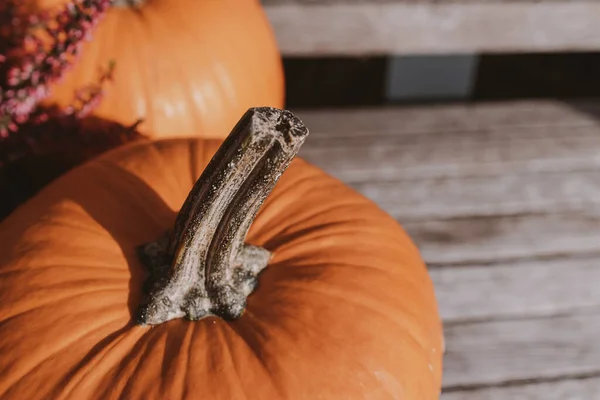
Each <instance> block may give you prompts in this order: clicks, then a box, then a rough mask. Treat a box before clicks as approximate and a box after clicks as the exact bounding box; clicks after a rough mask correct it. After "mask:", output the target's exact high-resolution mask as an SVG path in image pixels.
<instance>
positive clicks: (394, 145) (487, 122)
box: [300, 108, 600, 183]
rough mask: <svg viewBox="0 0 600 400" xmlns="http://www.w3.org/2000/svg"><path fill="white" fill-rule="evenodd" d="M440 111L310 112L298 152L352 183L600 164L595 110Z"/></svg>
mask: <svg viewBox="0 0 600 400" xmlns="http://www.w3.org/2000/svg"><path fill="white" fill-rule="evenodd" d="M425 109H426V108H425ZM438 111H440V112H439V113H438V112H437V111H436V110H435V109H431V110H430V111H429V112H428V113H426V114H421V112H424V111H423V110H421V112H418V111H416V110H415V112H414V113H410V112H407V111H405V110H401V109H399V110H398V111H397V112H392V111H389V112H387V113H382V112H356V113H355V114H356V115H355V116H354V117H353V118H351V119H350V120H346V118H345V114H341V113H331V114H330V116H329V118H326V117H325V115H326V114H325V115H324V114H321V115H315V114H309V115H308V118H306V117H305V118H304V120H305V121H308V122H306V123H307V126H310V127H311V132H312V140H311V141H310V143H308V142H307V143H306V146H305V147H304V148H303V149H302V151H301V152H300V155H301V156H302V157H303V158H305V159H307V160H308V161H311V162H313V163H315V164H317V165H319V166H320V167H321V168H323V169H324V170H326V171H327V172H329V173H330V174H332V175H334V176H336V177H338V178H340V179H342V180H344V181H345V182H348V183H352V182H361V181H362V182H365V181H370V180H396V181H397V180H401V179H413V178H421V179H422V178H427V177H429V178H433V177H444V176H473V175H485V176H489V175H501V174H502V175H503V174H509V173H522V172H524V171H530V172H535V171H538V172H540V171H573V170H581V169H596V168H598V167H599V166H600V124H599V123H598V121H597V120H596V119H595V118H594V117H592V116H591V114H587V113H586V114H578V113H575V115H573V114H570V113H569V112H567V111H566V110H564V109H563V110H561V111H562V112H558V110H557V113H556V115H561V116H562V118H557V119H556V120H555V119H554V117H555V115H553V113H552V108H549V109H548V111H549V116H548V118H547V119H545V116H544V113H543V112H542V111H539V114H537V115H536V116H535V117H531V118H527V117H526V114H527V113H526V111H524V110H522V111H520V112H517V111H515V112H514V114H512V113H511V111H512V110H511V109H507V110H505V113H506V115H504V114H503V113H502V114H500V113H499V112H496V111H498V110H494V109H491V110H490V113H489V114H486V113H485V112H484V111H483V110H478V111H477V112H475V111H473V112H470V111H466V110H465V109H461V108H453V109H444V108H441V109H438ZM419 114H420V115H419ZM511 115H513V119H512V120H511V118H510V116H511ZM315 117H316V118H315ZM520 117H522V119H520ZM402 120H405V121H407V122H406V123H403V122H402ZM419 121H423V122H422V123H419ZM504 121H506V122H504ZM346 124H348V125H346ZM511 124H513V125H512V126H511ZM527 124H530V125H527ZM350 126H353V127H354V128H351V127H350ZM361 126H362V127H364V128H365V129H366V127H369V126H370V127H371V128H370V130H369V131H367V130H361V129H360V127H361ZM338 129H339V130H338ZM409 132H415V133H409ZM341 133H344V134H345V135H347V136H345V137H343V136H340V135H341Z"/></svg>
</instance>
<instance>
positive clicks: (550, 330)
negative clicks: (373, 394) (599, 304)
mask: <svg viewBox="0 0 600 400" xmlns="http://www.w3.org/2000/svg"><path fill="white" fill-rule="evenodd" d="M531 290H535V288H533V287H532V288H531ZM598 332H600V314H598V313H590V314H578V315H565V316H553V317H548V318H538V319H525V320H509V321H486V322H480V323H469V324H457V325H446V327H445V338H446V354H445V359H444V378H443V381H444V386H445V387H446V388H447V389H450V390H451V389H452V388H454V389H459V388H465V387H467V388H468V387H473V386H484V385H488V386H492V385H506V384H507V383H510V382H515V381H517V382H519V381H521V382H522V381H525V380H540V379H546V380H548V379H557V378H560V377H564V376H580V375H593V374H600V342H599V341H598ZM461 398H462V397H461Z"/></svg>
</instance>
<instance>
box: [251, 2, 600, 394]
mask: <svg viewBox="0 0 600 400" xmlns="http://www.w3.org/2000/svg"><path fill="white" fill-rule="evenodd" d="M263 4H264V6H265V8H266V11H267V14H268V16H269V18H270V21H271V23H272V25H273V27H274V30H275V33H276V36H277V39H278V43H279V46H280V49H281V51H282V53H283V56H284V66H285V73H286V85H287V89H286V90H287V97H286V101H287V107H289V108H291V109H293V110H295V111H296V112H297V113H298V114H299V115H300V117H301V118H303V120H304V122H305V123H306V124H307V126H308V127H309V128H310V129H311V132H312V136H311V140H309V141H307V143H306V145H305V147H304V148H303V150H302V151H301V155H302V156H303V157H305V158H307V159H309V160H310V161H312V162H313V163H315V164H317V165H319V166H321V167H322V168H324V169H325V170H327V171H328V172H329V173H331V174H333V175H335V176H337V177H338V178H340V179H342V180H343V181H345V182H346V183H348V184H349V185H351V186H353V187H354V188H356V189H357V190H359V191H361V192H362V193H364V194H365V195H366V196H368V197H370V198H371V199H373V200H374V201H376V202H377V203H378V204H379V205H380V206H381V207H382V208H384V209H385V210H386V211H388V212H389V213H391V214H392V215H393V216H395V217H396V218H397V219H398V221H399V222H400V223H402V225H403V226H404V227H405V229H406V230H407V231H408V232H409V233H410V234H411V236H412V237H413V239H414V240H415V242H416V243H417V245H418V246H419V248H420V249H421V251H422V254H423V256H424V258H425V261H426V262H427V264H428V267H429V271H430V274H431V277H432V279H433V281H434V284H435V287H436V294H437V297H438V301H439V307H440V311H441V314H442V317H443V319H444V325H445V337H446V355H445V361H444V362H445V365H444V390H443V394H442V399H444V400H475V399H477V400H479V399H544V400H548V399H552V400H563V399H582V400H584V399H586V400H587V399H598V398H600V345H599V344H598V342H597V338H598V337H599V335H600V313H599V306H600V290H598V287H599V282H600V212H599V211H600V208H599V207H598V205H599V204H600V123H599V120H598V118H599V116H600V103H599V102H598V101H597V98H598V97H599V95H600V78H599V72H598V71H600V68H599V67H600V2H597V1H580V0H564V1H561V0H549V1H534V0H516V1H504V0H447V1H435V0H371V1H358V0H321V1H309V0H304V1H303V0H264V1H263Z"/></svg>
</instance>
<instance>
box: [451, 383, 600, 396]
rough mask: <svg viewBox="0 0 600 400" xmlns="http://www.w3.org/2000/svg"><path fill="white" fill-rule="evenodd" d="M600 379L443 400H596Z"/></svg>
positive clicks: (475, 392)
mask: <svg viewBox="0 0 600 400" xmlns="http://www.w3.org/2000/svg"><path fill="white" fill-rule="evenodd" d="M598 398H600V377H590V378H582V379H565V380H560V381H557V382H541V383H531V384H525V385H516V386H502V387H491V388H481V389H477V390H468V391H458V392H451V393H442V396H441V400H512V399H514V400H594V399H598Z"/></svg>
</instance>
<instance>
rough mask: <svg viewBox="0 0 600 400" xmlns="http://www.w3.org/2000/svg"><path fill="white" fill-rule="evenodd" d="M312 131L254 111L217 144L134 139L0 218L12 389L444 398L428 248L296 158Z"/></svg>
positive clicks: (1, 378)
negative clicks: (424, 253)
mask: <svg viewBox="0 0 600 400" xmlns="http://www.w3.org/2000/svg"><path fill="white" fill-rule="evenodd" d="M305 136H306V130H305V128H304V127H303V126H302V125H301V123H300V122H299V121H298V120H297V119H295V118H294V117H293V116H291V115H290V114H289V113H287V112H281V111H279V110H273V109H255V110H251V111H250V112H249V113H247V114H246V116H245V117H244V118H243V119H242V120H241V121H240V123H239V124H238V125H237V126H236V128H235V129H234V131H233V133H232V134H231V135H230V136H229V137H228V139H227V140H226V141H225V142H224V144H223V146H222V147H221V148H220V150H218V151H217V148H218V146H219V143H218V141H214V140H206V139H170V140H165V141H144V142H139V143H134V144H129V145H127V146H125V147H122V148H120V149H117V150H114V151H111V152H109V153H107V154H105V155H103V156H101V157H100V158H98V159H96V160H94V161H92V162H90V163H88V164H86V165H84V166H81V167H78V168H76V169H74V170H72V171H71V172H69V173H68V174H67V175H65V176H63V177H62V178H59V179H58V180H57V181H55V182H54V183H52V184H51V185H49V186H48V187H46V188H45V189H44V190H43V191H42V192H40V193H39V194H38V195H37V196H36V197H34V198H33V199H32V200H30V201H29V202H28V203H26V204H25V205H23V206H22V207H21V208H19V209H17V210H16V211H15V212H14V213H13V214H12V215H10V216H9V217H8V218H7V219H6V220H5V221H4V222H3V223H2V224H0V242H1V243H2V247H1V249H0V354H2V357H0V397H1V398H2V399H6V400H9V399H18V400H22V399H103V400H104V399H117V398H123V399H242V398H249V399H281V398H285V399H307V400H308V399H310V400H312V399H317V398H322V399H411V400H412V399H419V400H433V399H437V398H438V396H439V391H440V384H441V383H440V382H441V359H442V354H441V353H442V332H441V324H440V321H439V317H438V314H437V306H436V302H435V298H434V292H433V287H432V284H431V281H430V279H429V277H428V274H427V271H426V268H425V267H424V265H423V262H422V261H421V258H420V256H419V252H418V250H417V249H416V248H415V246H414V245H413V243H412V242H411V240H410V239H409V238H408V237H407V235H406V234H405V232H404V231H403V230H402V229H401V228H400V226H399V225H398V224H397V223H396V221H394V220H393V219H392V218H391V217H390V216H388V215H387V214H386V213H384V212H383V211H382V210H381V209H379V208H378V207H377V206H376V205H375V204H373V203H372V202H371V201H369V200H367V199H365V198H364V197H362V196H361V195H359V194H358V193H356V192H354V191H353V190H352V189H350V188H348V187H347V186H345V185H344V184H342V183H341V182H339V181H337V180H336V179H334V178H332V177H330V176H328V175H326V174H325V173H323V172H322V171H321V170H319V169H318V168H316V167H314V166H312V165H310V164H308V163H306V162H304V161H302V160H300V159H295V160H294V161H293V162H291V164H290V160H291V158H292V157H293V155H294V154H295V152H296V151H297V149H298V147H299V145H300V144H301V142H302V141H303V140H304V137H305ZM215 151H216V154H215ZM213 154H215V155H214V157H213V158H212V160H211V156H213ZM209 160H211V161H210V163H209ZM288 165H289V168H288V169H287V171H286V172H285V173H284V174H283V175H282V172H283V170H284V169H285V168H286V167H287V166H288ZM203 171H204V172H203ZM201 173H202V175H201V177H200V179H198V181H197V182H196V184H194V181H196V179H197V177H198V176H199V175H200V174H201ZM280 175H282V176H281V179H280V180H279V182H278V183H277V185H276V186H275V187H274V190H273V192H272V193H271V194H270V195H269V196H268V197H267V198H266V201H265V202H264V204H263V205H262V207H261V208H260V212H259V213H258V215H257V217H256V219H255V221H254V222H253V224H252V226H251V228H250V230H249V233H248V235H247V236H245V233H246V230H247V228H248V226H249V224H250V221H252V217H253V216H254V213H255V211H256V210H258V208H259V206H260V204H261V202H262V200H263V199H264V196H266V194H267V193H268V192H269V190H270V189H271V188H272V187H273V186H274V185H275V183H276V182H277V180H278V179H279V176H280ZM190 188H192V190H191V192H190V195H189V196H188V197H187V199H186V195H187V194H188V191H190ZM184 200H185V201H184ZM182 203H183V206H182ZM180 208H181V210H180V211H179V216H177V210H179V209H180ZM173 226H174V228H173ZM171 228H173V229H171ZM167 231H169V232H170V233H169V234H168V235H167V236H163V235H164V234H165V232H167ZM244 236H245V240H246V242H247V243H250V244H251V245H242V243H243V240H244ZM161 238H163V239H161ZM157 240H158V241H157ZM148 243H150V244H148ZM265 249H266V250H265ZM267 260H269V261H268V265H267V266H266V268H265V269H264V270H263V271H262V272H260V275H259V276H258V286H257V287H256V288H254V286H255V285H256V274H257V273H258V272H259V271H260V270H261V269H262V268H263V267H265V263H266V262H267ZM148 277H150V278H148ZM252 290H254V292H253V293H252V294H250V295H249V297H248V299H247V301H246V300H245V296H246V295H247V294H248V293H250V292H251V291H252ZM140 304H142V307H141V308H140V307H139V306H140ZM243 309H245V312H244V313H242V310H243ZM219 316H220V317H224V318H220V317H219ZM136 321H137V322H136Z"/></svg>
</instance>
